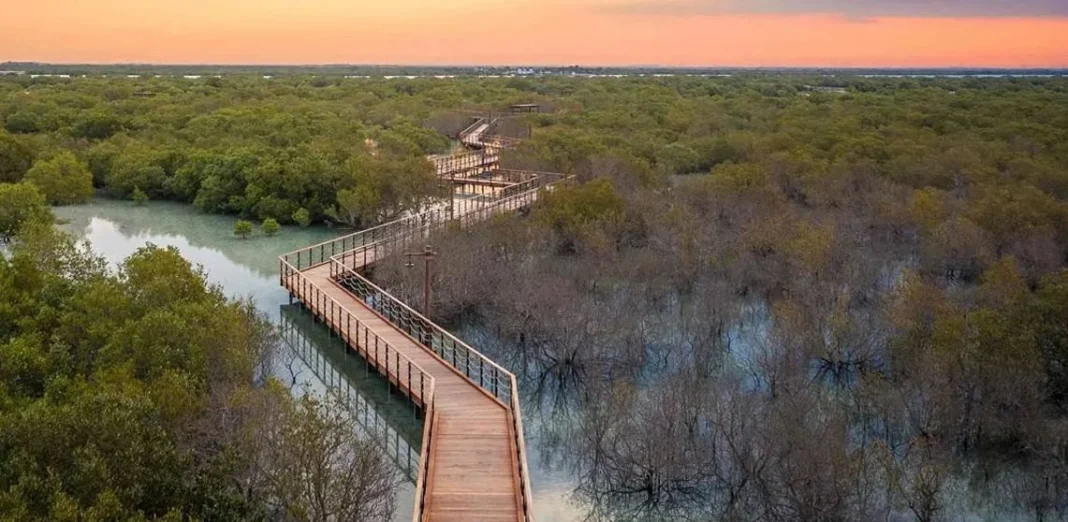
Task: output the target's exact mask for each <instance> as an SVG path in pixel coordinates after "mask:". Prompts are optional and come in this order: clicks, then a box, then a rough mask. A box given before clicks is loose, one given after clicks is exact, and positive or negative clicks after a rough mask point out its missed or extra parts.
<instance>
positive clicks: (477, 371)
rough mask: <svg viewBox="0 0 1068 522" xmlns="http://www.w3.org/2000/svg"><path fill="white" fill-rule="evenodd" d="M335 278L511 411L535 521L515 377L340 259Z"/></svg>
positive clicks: (525, 496)
mask: <svg viewBox="0 0 1068 522" xmlns="http://www.w3.org/2000/svg"><path fill="white" fill-rule="evenodd" d="M338 257H341V256H338ZM331 277H332V278H333V279H334V280H335V281H337V283H338V284H339V285H341V286H342V287H344V288H345V289H347V290H349V291H350V292H352V294H354V295H356V296H357V297H359V298H360V299H361V300H363V302H364V303H366V304H367V306H369V307H370V308H372V309H373V310H375V311H376V312H378V313H379V315H381V316H382V317H384V318H385V319H386V320H388V321H389V322H390V323H392V324H393V325H394V326H396V327H397V328H398V329H400V330H402V331H404V332H405V333H407V334H408V335H409V336H411V338H412V339H415V340H416V341H418V342H419V343H420V344H422V345H423V346H425V347H427V348H428V349H430V350H431V351H433V352H434V353H436V354H437V355H438V357H440V358H441V360H443V361H445V363H446V364H448V365H450V366H452V367H453V368H454V369H455V370H456V371H458V372H459V373H460V374H462V375H464V376H465V377H467V379H468V380H470V381H471V382H472V383H475V384H477V385H478V386H479V387H480V388H482V389H483V390H484V391H485V392H486V393H488V394H490V395H491V396H493V397H495V398H497V400H499V401H501V403H502V405H504V406H505V407H506V408H508V410H509V411H510V413H511V415H510V417H511V422H512V432H513V435H514V437H515V441H514V442H515V444H516V451H517V454H516V461H517V462H516V464H517V467H518V471H519V486H520V491H521V492H522V506H523V515H524V518H525V519H526V520H531V521H532V520H534V516H533V505H534V504H533V500H532V498H531V492H530V471H529V466H528V464H527V454H526V445H525V442H524V439H523V419H522V416H521V414H520V408H519V391H518V386H517V383H516V378H515V375H514V374H512V372H509V371H508V370H506V369H504V368H502V367H501V366H500V365H498V364H497V363H495V362H493V360H492V359H490V358H489V357H486V356H485V355H483V354H482V353H480V352H479V351H478V350H476V349H474V348H472V347H470V346H468V345H467V343H465V342H463V341H461V340H460V339H457V338H456V337H455V336H453V335H452V334H451V333H449V332H448V330H445V329H444V328H442V327H440V326H438V325H437V324H435V323H434V322H433V321H431V320H430V319H428V318H426V317H425V316H424V315H422V314H420V313H419V312H417V311H415V310H413V309H412V308H411V307H409V306H408V305H406V304H404V302H403V301H401V300H400V299H397V298H396V297H394V296H393V295H391V294H390V293H389V292H386V291H385V290H383V289H381V288H379V287H378V286H377V285H375V284H374V283H372V282H371V281H370V280H368V279H367V278H365V277H363V275H361V274H360V273H359V272H357V271H356V270H353V269H351V268H349V267H347V266H345V264H344V262H342V261H340V260H339V259H338V258H334V259H333V260H332V265H331ZM425 418H426V419H428V420H427V423H426V427H427V436H428V437H430V436H432V435H433V433H432V426H431V425H432V416H431V415H430V414H427V415H426V417H425ZM424 440H429V439H424ZM424 444H425V443H424ZM430 451H433V448H430ZM427 460H430V459H427Z"/></svg>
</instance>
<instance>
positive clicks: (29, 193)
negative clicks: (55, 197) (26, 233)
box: [0, 183, 54, 241]
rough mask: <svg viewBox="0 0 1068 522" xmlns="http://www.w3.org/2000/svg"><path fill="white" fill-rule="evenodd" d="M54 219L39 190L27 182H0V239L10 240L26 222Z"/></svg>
mask: <svg viewBox="0 0 1068 522" xmlns="http://www.w3.org/2000/svg"><path fill="white" fill-rule="evenodd" d="M53 220H54V217H53V216H52V210H51V209H49V208H48V203H47V202H46V201H45V198H44V195H43V194H41V191H40V190H39V189H38V188H37V187H36V186H35V185H32V184H29V183H0V240H4V241H7V240H10V239H11V238H12V237H14V236H15V234H17V233H18V232H19V229H20V228H22V227H23V226H24V225H25V224H27V223H34V222H37V223H47V224H51V223H52V221H53Z"/></svg>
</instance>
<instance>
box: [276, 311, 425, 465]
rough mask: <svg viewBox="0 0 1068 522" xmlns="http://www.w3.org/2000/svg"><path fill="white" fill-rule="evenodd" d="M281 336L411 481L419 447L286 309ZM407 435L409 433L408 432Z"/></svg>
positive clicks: (283, 313) (416, 463) (283, 315)
mask: <svg viewBox="0 0 1068 522" xmlns="http://www.w3.org/2000/svg"><path fill="white" fill-rule="evenodd" d="M280 330H281V338H282V340H283V341H284V342H285V343H286V344H288V345H289V346H290V348H292V350H293V352H294V353H295V354H296V355H297V356H298V357H299V358H300V360H302V361H304V364H305V365H306V366H307V367H308V368H309V369H310V370H311V372H312V374H313V375H315V377H317V378H318V379H319V381H320V382H322V383H323V385H324V386H326V388H327V390H329V391H330V393H332V394H333V395H334V397H336V398H337V399H338V400H339V401H341V402H342V403H344V404H345V405H346V406H347V407H348V412H349V413H350V414H351V415H352V417H353V419H354V420H355V421H356V424H358V425H359V426H360V427H362V428H363V429H364V431H365V432H367V433H368V434H370V435H371V438H372V439H373V440H374V441H376V442H377V443H378V445H379V446H380V447H381V448H382V449H383V450H384V451H385V453H386V454H387V455H388V456H389V457H390V458H391V459H393V462H394V463H395V464H396V465H397V467H398V468H399V469H401V470H402V471H403V472H404V476H405V478H407V479H408V480H410V481H412V483H413V484H414V483H415V482H416V481H417V479H418V475H419V468H420V465H419V459H420V455H419V447H417V446H416V445H414V444H415V442H414V441H412V440H409V438H408V437H406V436H405V435H404V434H402V430H400V429H397V428H395V427H393V425H391V423H390V421H389V419H388V417H386V416H385V415H383V413H382V412H380V411H379V408H378V407H376V406H375V404H374V402H373V401H372V400H371V399H370V398H369V397H367V396H365V392H363V391H361V390H360V389H358V388H357V387H356V386H354V385H353V384H352V381H351V380H350V379H349V377H347V376H346V375H345V374H344V373H342V372H340V371H338V370H337V368H335V367H334V365H333V364H331V363H330V361H329V359H328V357H327V356H326V355H324V354H323V353H322V352H320V351H319V349H318V348H317V347H316V346H315V343H313V342H312V340H311V339H310V338H309V335H308V333H307V332H305V331H303V329H302V326H301V325H300V324H299V323H298V322H297V321H296V320H294V319H292V318H290V317H289V314H288V313H287V312H285V311H283V312H282V322H281V328H280ZM390 386H392V384H391V385H390ZM407 435H412V434H411V433H408V434H407Z"/></svg>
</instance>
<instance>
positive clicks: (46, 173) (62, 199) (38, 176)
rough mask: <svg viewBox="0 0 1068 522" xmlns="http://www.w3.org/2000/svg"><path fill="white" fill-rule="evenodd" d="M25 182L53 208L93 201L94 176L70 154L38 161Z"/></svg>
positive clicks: (63, 153)
mask: <svg viewBox="0 0 1068 522" xmlns="http://www.w3.org/2000/svg"><path fill="white" fill-rule="evenodd" d="M26 181H27V182H28V183H33V184H34V185H37V187H38V188H39V189H41V192H42V193H43V194H44V195H45V199H47V200H48V202H49V203H51V204H53V205H71V204H74V203H84V202H86V201H89V199H91V198H92V197H93V175H92V173H90V172H89V169H88V168H86V167H85V165H84V164H83V163H82V162H81V161H79V160H78V158H75V157H74V155H73V154H71V153H69V152H66V151H64V152H60V153H59V154H57V155H56V156H55V157H54V158H52V159H49V160H39V161H37V162H36V163H34V165H33V167H32V168H31V169H30V171H29V172H27V173H26Z"/></svg>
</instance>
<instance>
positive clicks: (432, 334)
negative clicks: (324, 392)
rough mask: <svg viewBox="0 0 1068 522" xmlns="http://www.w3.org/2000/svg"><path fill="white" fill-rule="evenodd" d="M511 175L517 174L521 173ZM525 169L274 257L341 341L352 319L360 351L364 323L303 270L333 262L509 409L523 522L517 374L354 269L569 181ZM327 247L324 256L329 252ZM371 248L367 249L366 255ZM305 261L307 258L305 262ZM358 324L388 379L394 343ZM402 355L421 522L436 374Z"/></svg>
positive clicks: (333, 269) (526, 513)
mask: <svg viewBox="0 0 1068 522" xmlns="http://www.w3.org/2000/svg"><path fill="white" fill-rule="evenodd" d="M515 172H517V173H520V174H522V173H521V172H520V171H515ZM511 174H513V172H509V173H508V174H506V175H511ZM530 174H532V177H531V178H530V179H528V180H526V181H522V182H518V183H515V184H513V185H510V186H507V187H504V188H502V189H501V190H500V191H499V193H498V194H495V195H493V196H476V197H475V198H473V199H471V200H468V201H465V203H466V202H471V203H474V208H471V207H470V206H465V207H463V208H462V211H461V212H456V208H455V207H453V208H449V209H442V208H437V209H431V210H428V211H426V212H423V213H420V214H415V215H411V216H407V217H404V218H400V219H397V220H394V221H391V222H388V223H383V224H381V225H378V226H376V227H372V228H369V229H366V230H361V231H358V232H355V233H353V234H349V235H346V236H342V237H339V238H335V239H333V240H330V241H325V242H323V243H320V244H317V245H313V246H311V247H307V248H304V249H301V250H297V251H295V252H291V253H289V254H285V255H282V256H280V257H279V263H280V278H281V282H282V285H283V286H285V287H286V288H289V289H290V291H291V292H293V293H294V294H296V295H297V296H298V297H299V298H300V299H301V300H302V301H305V302H307V299H308V298H309V297H313V298H314V299H316V300H317V302H320V303H326V305H328V306H323V307H315V308H314V309H313V312H315V313H316V314H317V315H322V316H324V317H323V318H324V320H326V318H325V316H326V315H327V314H328V315H329V319H328V321H329V322H330V323H331V324H335V325H337V327H338V330H339V332H340V334H341V335H342V338H344V339H346V342H350V343H351V342H352V339H353V337H352V332H351V325H350V324H349V322H350V321H352V320H353V319H355V320H356V323H357V328H356V338H355V339H356V342H355V343H354V345H355V346H356V349H357V350H359V349H360V346H359V335H360V328H361V325H362V324H363V323H362V322H360V321H359V319H358V318H355V317H354V316H353V315H352V314H351V312H349V311H348V310H347V309H345V308H344V306H342V305H341V304H340V303H338V302H337V301H336V300H334V299H333V298H332V297H330V296H329V295H326V294H323V293H322V292H321V290H320V289H319V288H318V286H316V285H315V284H314V283H312V282H311V281H310V280H308V278H307V277H305V276H304V274H303V273H301V270H303V269H307V268H311V267H316V266H320V265H322V264H326V263H330V277H331V279H332V280H334V281H335V282H336V283H337V284H338V285H339V286H341V287H342V288H345V289H346V290H348V291H350V292H351V293H352V294H353V295H355V296H356V297H358V298H359V299H361V300H363V302H364V303H365V304H366V305H367V306H368V307H369V308H371V309H372V310H374V311H375V312H377V313H378V314H380V315H381V316H382V317H383V318H385V319H386V320H388V321H389V322H391V323H392V324H393V325H394V326H395V327H397V328H398V329H400V330H401V331H403V332H406V333H408V334H409V335H410V336H411V337H412V338H413V339H415V340H417V342H419V343H420V344H422V345H423V346H425V347H426V348H427V349H429V350H431V351H432V352H434V353H436V354H437V355H438V356H439V357H440V358H441V360H443V361H444V362H445V363H446V364H448V365H450V366H451V367H452V368H453V369H455V370H456V371H457V372H459V373H460V374H462V375H464V376H465V377H466V378H467V379H468V380H469V381H470V382H472V383H475V384H477V385H478V386H479V387H480V388H481V389H483V390H484V391H486V393H488V394H489V395H490V396H492V397H494V398H496V399H497V400H498V401H500V402H501V404H502V406H504V407H505V408H506V409H508V410H509V412H510V415H509V417H510V419H511V423H512V432H513V437H514V441H513V442H514V443H515V447H516V454H515V455H516V462H515V464H516V466H517V468H518V469H517V470H516V471H517V475H518V479H519V487H520V490H521V500H522V506H521V507H522V512H523V519H524V520H525V521H528V522H532V521H533V520H534V515H533V498H532V493H531V483H530V471H529V465H528V463H527V453H526V442H525V439H524V434H523V420H522V414H521V412H520V405H519V391H518V385H517V380H516V377H515V375H514V374H512V373H511V372H509V371H508V370H506V369H504V368H503V367H501V366H500V365H498V364H497V363H495V362H494V361H493V360H492V359H490V358H488V357H486V356H485V355H483V354H482V353H481V352H479V351H478V350H475V349H474V348H472V347H471V346H469V345H467V344H466V343H464V342H463V341H461V340H460V339H458V338H456V337H455V336H453V335H452V334H451V333H449V332H448V331H447V330H445V329H444V328H442V327H440V326H438V325H437V324H435V323H434V322H433V321H431V320H430V319H428V318H427V317H425V316H423V315H422V314H420V313H419V312H417V311H415V310H414V309H412V308H411V307H409V306H408V305H407V304H405V303H404V302H403V301H401V300H400V299H397V298H396V297H394V296H393V295H391V294H389V293H388V292H386V291H385V290H383V289H382V288H380V287H378V286H377V285H375V284H374V283H373V282H371V281H370V280H368V279H367V278H365V277H364V276H363V275H361V274H360V273H359V272H358V270H357V269H358V268H359V267H363V266H367V265H368V264H369V263H370V262H374V261H375V260H377V259H381V258H382V257H381V256H380V253H381V254H386V255H388V253H389V250H390V249H393V248H396V246H398V245H407V244H408V243H410V242H411V241H412V238H413V237H414V236H416V235H419V236H420V237H425V236H426V235H428V234H429V233H431V232H432V231H433V230H435V229H436V228H440V227H444V226H447V225H449V224H451V223H457V224H459V225H460V226H461V227H462V226H464V225H465V224H467V223H473V222H478V221H483V220H485V219H487V218H488V217H490V216H492V215H495V214H496V213H499V212H503V211H508V210H515V209H518V208H522V207H525V206H527V205H529V204H530V203H531V202H533V201H534V200H535V199H537V196H538V194H539V193H540V191H541V190H543V189H547V190H551V189H552V185H553V184H555V183H557V182H558V181H566V180H568V179H570V178H569V177H567V176H564V175H561V174H550V173H530ZM328 249H329V252H330V253H329V255H327V250H328ZM339 251H340V253H339ZM368 252H370V256H369V255H368ZM316 254H318V255H316ZM360 255H362V256H363V262H362V263H359V264H357V259H358V256H360ZM305 258H307V259H306V262H305ZM294 276H297V283H293V277H294ZM309 286H310V290H309ZM323 310H327V312H326V313H324V312H323ZM342 323H346V324H349V326H348V329H346V330H344V331H342V328H341V325H342ZM363 329H364V332H363V334H364V354H365V356H366V357H368V359H370V352H369V340H370V336H371V335H373V336H374V341H375V347H376V350H375V354H374V356H375V362H376V368H377V367H378V360H379V347H380V345H381V346H385V349H386V367H385V375H386V377H387V379H389V378H390V376H389V373H390V359H389V349H390V347H391V345H389V343H387V342H385V340H384V339H380V338H379V336H378V335H377V334H373V333H372V332H370V330H369V329H368V328H367V327H366V326H363ZM393 351H394V353H395V354H396V355H395V356H394V358H395V360H396V364H395V368H396V378H395V381H396V384H397V386H398V387H402V385H403V382H402V381H401V375H402V374H401V371H400V369H401V361H400V358H401V357H402V354H400V353H399V352H398V351H397V350H396V349H395V348H394V349H393ZM404 359H405V363H406V368H407V369H408V389H407V394H408V396H409V398H411V397H412V394H413V393H414V390H413V388H412V386H413V381H412V370H411V369H412V368H413V367H414V368H416V369H418V372H419V373H418V375H419V382H420V392H419V401H420V403H421V405H422V407H423V408H424V425H423V441H422V446H423V448H422V451H421V453H420V454H421V455H422V456H423V457H422V460H423V462H422V463H421V465H420V470H419V476H418V477H417V480H416V498H417V501H416V505H415V509H414V511H415V513H414V514H413V521H414V522H421V521H425V520H426V516H427V513H428V512H429V509H428V507H427V506H428V504H429V499H428V498H427V495H428V492H429V489H430V487H429V485H428V482H429V481H430V480H431V478H432V474H431V471H430V467H431V465H432V460H433V459H432V458H430V454H429V452H433V451H434V449H435V448H434V446H433V440H432V439H433V435H434V428H435V425H436V424H437V412H436V410H435V402H434V400H435V399H434V379H433V377H431V376H430V374H428V373H426V372H425V371H424V370H423V369H422V368H420V367H419V366H418V365H417V364H415V363H414V362H412V361H410V360H409V359H408V358H407V357H404ZM380 370H381V369H380ZM391 382H392V380H391ZM428 383H429V384H428ZM428 392H429V393H428Z"/></svg>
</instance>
